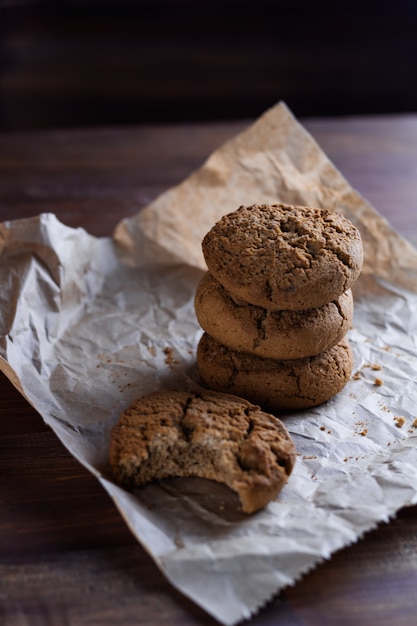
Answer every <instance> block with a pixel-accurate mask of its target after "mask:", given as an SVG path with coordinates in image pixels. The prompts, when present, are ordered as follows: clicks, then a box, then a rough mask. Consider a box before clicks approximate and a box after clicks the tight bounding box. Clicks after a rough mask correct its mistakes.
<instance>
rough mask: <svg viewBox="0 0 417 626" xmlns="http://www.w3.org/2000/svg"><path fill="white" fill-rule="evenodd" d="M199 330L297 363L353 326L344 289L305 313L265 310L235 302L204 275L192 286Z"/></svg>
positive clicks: (245, 349) (233, 345) (238, 346)
mask: <svg viewBox="0 0 417 626" xmlns="http://www.w3.org/2000/svg"><path fill="white" fill-rule="evenodd" d="M195 312H196V316H197V319H198V321H199V323H200V326H201V327H202V328H203V330H205V331H206V332H207V333H208V334H209V335H211V336H212V337H214V339H217V341H219V342H220V343H222V344H224V345H225V346H228V347H229V348H232V349H233V350H240V351H243V352H250V353H252V354H257V355H258V356H261V357H266V358H270V359H299V358H304V357H307V356H313V355H315V354H319V353H320V352H323V351H325V350H328V349H329V348H332V347H333V346H334V345H336V344H337V343H338V342H339V341H340V340H341V339H342V338H343V337H344V336H345V335H346V333H347V331H348V330H349V327H350V325H351V323H352V317H353V298H352V292H351V290H350V289H349V290H348V291H347V292H345V293H343V294H342V295H341V296H339V298H337V299H336V300H334V301H333V302H329V303H328V304H325V305H324V306H322V307H319V308H315V309H308V310H306V311H290V310H280V311H270V310H268V309H264V308H261V307H257V306H255V305H252V304H247V303H246V302H244V301H242V300H239V299H238V298H234V297H233V296H232V295H231V294H230V293H229V292H228V291H226V289H225V288H224V287H222V285H221V284H220V283H219V282H218V281H217V280H216V279H215V278H213V277H212V276H211V274H210V273H207V274H205V275H204V276H203V278H202V280H201V281H200V283H199V284H198V286H197V290H196V295H195Z"/></svg>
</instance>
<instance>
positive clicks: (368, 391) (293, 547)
mask: <svg viewBox="0 0 417 626" xmlns="http://www.w3.org/2000/svg"><path fill="white" fill-rule="evenodd" d="M138 176H140V172H138ZM279 201H281V202H289V203H299V204H307V205H310V206H322V207H327V208H330V209H335V210H338V211H341V212H343V213H344V214H345V215H346V216H347V217H348V218H349V219H351V220H352V221H353V222H354V223H355V225H356V226H357V227H358V228H359V230H360V232H361V235H362V238H363V241H364V248H365V263H364V269H363V272H362V275H361V277H360V279H359V281H358V283H357V285H356V287H355V289H354V297H355V315H354V322H353V327H352V329H351V330H350V332H349V336H350V340H351V344H352V347H353V351H354V358H355V374H354V376H353V378H352V380H351V381H350V382H349V383H348V385H347V386H346V388H345V389H344V390H343V391H342V392H341V393H340V394H339V395H338V396H337V397H335V398H334V399H332V400H330V401H329V402H327V403H326V404H324V405H322V406H320V407H317V408H315V409H312V410H309V411H303V412H299V413H295V414H291V415H290V414H288V415H283V416H282V419H283V420H284V421H285V423H286V425H287V427H288V429H289V431H290V432H291V434H292V436H293V439H294V442H295V445H296V447H297V451H298V456H297V462H296V466H295V469H294V472H293V474H292V475H291V477H290V480H289V482H288V484H287V486H286V487H285V488H284V489H283V491H282V492H281V494H280V495H279V497H278V498H277V500H276V501H274V502H271V503H270V505H268V506H267V507H266V508H265V509H264V510H263V511H260V512H259V513H257V514H256V515H253V516H243V515H240V516H239V515H237V514H236V512H233V511H228V507H227V494H225V493H223V492H222V491H221V488H220V487H218V486H216V485H214V484H213V485H211V486H210V487H209V488H208V489H207V485H204V486H201V485H200V484H199V482H198V481H197V483H196V482H193V480H190V481H179V482H178V481H175V480H174V481H171V482H170V481H167V483H161V484H156V485H149V486H147V487H145V488H143V489H142V490H139V491H137V492H136V493H134V494H132V493H128V492H127V491H125V490H123V489H121V488H120V487H118V486H117V485H116V484H114V482H113V481H112V477H111V474H110V472H109V466H108V446H109V435H110V429H111V427H112V425H113V424H114V423H115V421H116V420H117V419H118V417H119V414H120V412H121V411H122V410H123V409H124V408H125V407H126V406H127V405H128V404H129V403H130V402H131V401H132V400H133V399H134V398H136V397H137V396H139V395H141V394H143V393H146V392H149V391H152V390H155V389H159V388H167V389H169V388H180V389H189V388H195V387H196V386H198V385H199V383H200V381H199V377H198V372H197V369H196V365H195V349H196V344H197V342H198V339H199V337H200V334H201V330H200V328H199V326H198V323H197V321H196V318H195V314H194V308H193V297H194V291H195V287H196V284H197V282H198V280H199V279H200V277H201V275H202V273H203V272H204V271H205V265H204V261H203V257H202V254H201V240H202V238H203V236H204V235H205V233H206V232H207V231H208V230H209V229H210V228H211V226H212V225H213V224H214V222H215V221H217V220H218V219H219V218H220V217H221V216H222V215H223V214H225V213H227V212H229V211H232V210H234V209H237V208H238V206H239V205H241V204H248V205H249V204H252V203H255V202H258V203H259V202H279ZM0 249H1V265H0V281H1V285H2V289H1V291H0V327H1V333H0V336H1V339H0V367H1V369H2V370H3V371H4V372H5V373H6V375H7V376H8V377H9V378H10V380H11V381H12V382H13V383H14V385H15V386H16V387H17V388H18V389H19V390H20V392H21V393H22V394H23V395H24V396H25V397H26V398H27V400H28V401H29V402H30V403H31V404H32V405H33V406H34V407H35V408H36V409H37V410H38V412H39V413H40V414H41V415H42V417H43V418H44V420H45V422H47V423H48V424H49V425H50V426H51V427H52V429H53V430H54V431H55V433H56V434H57V436H58V437H59V438H60V439H61V440H62V442H63V443H64V445H65V446H66V447H67V448H68V450H69V451H70V452H71V453H72V454H73V455H74V456H75V457H76V458H77V459H78V460H79V461H80V462H81V463H82V464H83V465H84V466H86V467H87V468H88V469H89V470H90V471H91V472H92V473H93V474H94V475H95V476H96V477H97V479H98V480H99V481H100V482H101V484H102V485H103V487H104V488H105V489H106V490H107V492H108V493H109V494H110V496H111V497H112V498H113V500H114V502H115V505H116V506H117V507H118V509H119V510H120V513H121V514H122V516H123V517H124V519H125V520H126V523H127V524H128V526H129V527H130V528H131V530H132V532H133V533H134V534H135V536H136V537H137V539H138V540H139V541H140V542H141V544H142V545H143V546H144V547H145V548H146V550H147V551H148V552H149V553H150V554H151V556H152V557H153V558H154V560H155V562H156V563H157V564H158V566H159V567H160V568H161V570H162V571H163V572H164V574H165V575H166V577H167V578H168V579H169V580H170V581H171V583H172V584H173V585H174V586H175V587H176V588H178V589H179V590H181V591H182V592H183V593H184V594H186V595H187V596H188V597H190V598H192V599H193V600H194V601H195V602H196V603H197V604H199V605H200V606H201V607H203V608H204V609H205V610H206V611H207V612H208V613H210V614H211V615H213V616H214V617H215V618H217V620H219V621H220V622H221V623H223V624H235V623H237V622H238V621H240V620H242V619H243V618H248V617H250V616H251V615H253V614H254V613H255V612H256V611H257V610H258V609H259V608H260V607H261V606H262V605H264V604H265V603H266V602H267V601H268V600H269V599H270V598H271V597H272V596H273V595H274V594H275V593H277V592H278V591H279V590H280V589H282V588H283V587H284V586H286V585H290V584H294V583H295V581H296V580H297V579H299V578H300V577H301V575H302V574H303V573H305V572H307V571H308V570H310V569H311V568H312V567H314V566H315V565H317V564H318V563H319V562H320V561H322V560H324V559H328V558H329V557H330V556H331V554H332V553H333V552H334V551H335V550H338V549H339V548H342V547H343V546H346V545H348V544H350V543H352V542H355V541H356V540H357V539H358V538H359V537H360V536H361V535H362V534H363V533H364V532H365V531H367V530H369V529H371V528H373V527H374V526H375V525H377V524H378V523H379V522H381V521H383V520H384V521H386V520H388V519H389V518H390V517H392V516H394V515H395V513H396V511H397V510H398V509H399V508H401V507H403V506H405V505H410V504H415V503H416V502H417V462H416V461H417V449H416V448H417V421H415V419H416V417H417V413H416V407H417V339H416V338H417V271H416V270H417V251H416V250H415V249H414V248H413V247H412V246H411V245H410V244H408V243H407V242H406V241H405V240H404V239H403V238H402V237H400V236H399V235H398V234H397V233H395V232H394V231H393V230H392V229H391V228H390V227H389V225H388V224H387V222H386V221H385V220H384V219H383V218H382V217H381V216H380V215H378V213H377V212H376V211H375V210H374V209H373V208H372V207H370V206H369V204H367V202H366V201H365V200H364V199H363V198H362V197H360V195H359V194H358V193H357V192H356V191H355V190H353V189H352V188H351V187H350V185H349V184H348V182H347V181H346V180H345V179H344V178H343V176H342V174H341V173H340V172H339V171H337V169H336V168H335V167H334V166H333V165H332V163H331V162H330V161H329V159H328V158H327V157H326V155H325V154H324V153H323V152H322V151H321V149H320V148H319V146H318V145H317V144H316V143H315V141H314V140H313V139H312V138H311V137H310V136H309V134H308V133H307V132H306V131H305V130H304V129H303V128H302V126H301V125H300V124H299V123H298V122H297V121H296V120H295V119H294V117H293V116H292V114H291V113H290V111H289V110H288V109H287V107H286V106H285V105H284V104H283V103H280V104H278V105H277V106H275V107H274V108H272V109H270V110H269V111H267V112H266V113H265V114H264V115H263V116H262V117H261V118H260V119H258V120H257V121H256V122H255V123H254V124H253V125H252V126H250V127H249V128H248V129H247V130H246V131H245V132H243V133H241V134H240V135H238V136H237V137H236V138H234V139H233V140H231V141H230V142H228V143H227V144H225V145H224V146H222V147H220V148H219V150H218V151H216V152H215V153H214V154H212V155H211V156H210V157H209V158H208V160H207V161H206V163H205V164H204V165H203V166H202V168H201V169H200V170H199V171H197V172H195V173H194V174H192V175H191V176H190V177H189V178H188V179H186V180H185V181H184V182H183V183H181V184H180V185H178V186H177V187H174V188H172V189H170V190H168V191H167V192H166V193H164V194H162V195H161V196H160V197H158V198H157V199H156V200H155V201H154V202H153V203H152V204H151V205H149V206H148V207H147V208H145V209H144V210H143V211H141V212H140V213H139V214H138V215H137V216H135V217H134V218H131V219H126V220H123V221H122V222H121V223H120V224H119V225H118V227H117V228H116V231H115V233H114V237H113V238H103V239H98V238H95V237H92V236H91V235H89V234H88V233H87V232H85V231H84V230H82V229H71V228H68V227H66V226H64V225H63V224H61V223H60V222H59V221H58V220H57V219H56V218H55V216H54V215H52V214H42V215H40V216H39V217H37V218H35V219H29V220H19V221H11V222H7V223H4V224H2V225H1V226H0ZM375 379H380V380H379V382H380V383H382V384H379V385H378V384H375ZM377 382H378V381H377ZM217 489H220V492H219V493H217V491H216V490H217ZM219 499H220V500H221V501H222V502H223V504H224V503H225V502H226V506H225V507H224V508H222V507H220V508H219V507H217V506H215V505H214V504H213V503H216V502H218V501H219Z"/></svg>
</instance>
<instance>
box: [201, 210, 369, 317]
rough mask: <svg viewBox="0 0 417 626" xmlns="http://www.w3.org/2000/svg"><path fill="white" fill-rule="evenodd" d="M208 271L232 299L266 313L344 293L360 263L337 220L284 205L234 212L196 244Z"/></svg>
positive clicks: (355, 237) (352, 232) (353, 235)
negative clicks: (199, 244) (200, 250)
mask: <svg viewBox="0 0 417 626" xmlns="http://www.w3.org/2000/svg"><path fill="white" fill-rule="evenodd" d="M202 248H203V254H204V257H205V260H206V263H207V267H208V269H209V272H210V273H211V274H212V275H213V276H214V277H215V278H216V279H217V280H218V281H219V282H220V283H221V284H222V285H223V287H225V289H227V291H229V292H230V293H232V294H233V295H234V296H235V297H237V298H241V299H242V300H244V301H246V302H249V303H250V304H254V305H256V306H261V307H264V308H266V309H292V310H301V309H310V308H316V307H320V306H323V305H324V304H326V303H327V302H332V301H334V300H336V299H337V298H338V297H339V296H340V295H341V294H342V293H344V292H345V291H347V290H348V289H350V287H351V286H352V285H353V283H354V282H355V281H356V279H357V278H358V276H359V273H360V271H361V268H362V263H363V248H362V241H361V237H360V235H359V232H358V230H357V229H356V228H355V226H354V225H353V224H352V223H351V222H350V221H349V220H348V219H347V218H345V217H344V216H343V215H341V214H339V213H336V212H332V211H327V210H324V209H315V208H309V207H300V206H292V205H285V204H274V205H257V204H255V205H253V206H250V207H240V208H239V209H238V210H237V211H234V212H233V213H229V214H228V215H225V216H224V217H222V218H221V219H220V220H219V221H218V222H217V223H216V224H215V225H214V226H213V228H212V229H211V230H210V231H209V232H208V233H207V234H206V236H205V237H204V239H203V242H202Z"/></svg>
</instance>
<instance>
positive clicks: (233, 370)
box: [197, 333, 353, 411]
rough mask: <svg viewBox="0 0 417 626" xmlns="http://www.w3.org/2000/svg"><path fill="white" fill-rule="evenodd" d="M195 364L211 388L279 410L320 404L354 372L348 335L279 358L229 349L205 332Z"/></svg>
mask: <svg viewBox="0 0 417 626" xmlns="http://www.w3.org/2000/svg"><path fill="white" fill-rule="evenodd" d="M197 364H198V369H199V371H200V375H201V377H202V379H203V381H204V383H205V384H206V385H207V387H209V388H210V389H214V390H215V391H220V392H224V393H232V394H236V395H239V396H242V397H243V398H247V399H248V400H249V401H251V402H255V403H257V404H259V405H260V406H262V408H264V409H265V410H270V411H276V410H278V411H279V410H284V409H305V408H310V407H313V406H317V405H319V404H322V403H323V402H325V401H326V400H329V399H330V398H331V397H333V396H334V395H336V394H337V393H339V391H341V390H342V389H343V387H344V386H345V385H346V383H347V382H348V380H349V379H350V377H351V374H352V369H353V355H352V350H351V348H350V345H349V342H348V340H347V339H346V337H344V338H343V339H342V341H340V342H339V343H338V344H336V346H334V347H333V348H331V349H330V350H327V351H325V352H322V353H320V354H318V355H317V356H312V357H307V358H303V359H292V360H288V361H283V360H281V361H279V360H276V359H266V358H263V357H259V356H255V355H253V354H249V353H247V352H238V351H236V350H231V349H230V348H227V347H226V346H224V345H223V344H221V343H219V342H218V341H216V340H215V339H213V337H210V336H209V335H208V334H207V333H204V334H203V336H202V337H201V339H200V342H199V344H198V348H197Z"/></svg>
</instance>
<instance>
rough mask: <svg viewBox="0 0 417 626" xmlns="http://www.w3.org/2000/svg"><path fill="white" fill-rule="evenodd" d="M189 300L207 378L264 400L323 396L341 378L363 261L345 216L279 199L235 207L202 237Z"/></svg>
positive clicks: (310, 402) (273, 404) (275, 404)
mask: <svg viewBox="0 0 417 626" xmlns="http://www.w3.org/2000/svg"><path fill="white" fill-rule="evenodd" d="M202 247H203V254H204V257H205V260H206V263H207V267H208V270H209V271H208V274H207V275H206V276H205V277H204V278H203V280H202V281H201V283H200V285H199V286H198V288H197V293H196V299H195V309H196V314H197V318H198V320H199V322H200V325H201V326H202V328H203V329H204V330H205V331H206V332H205V334H204V335H203V337H202V340H201V342H200V344H199V348H198V352H197V362H198V365H199V369H200V373H201V375H202V378H203V380H204V381H205V383H206V384H207V385H208V386H209V387H211V388H213V389H217V390H219V391H228V392H229V393H235V394H237V395H242V396H244V397H247V398H248V399H250V400H252V401H255V402H257V403H258V404H261V405H263V406H266V407H268V408H270V409H282V408H305V407H308V406H314V405H316V404H319V403H321V402H324V401H325V400H327V399H328V398H330V397H331V396H333V395H334V394H335V393H337V392H338V391H340V389H341V388H342V387H343V386H344V385H345V384H346V382H347V380H348V379H349V377H350V374H351V371H352V366H353V363H352V353H351V350H350V346H349V344H348V342H347V340H346V333H347V330H348V329H349V326H350V324H351V321H352V314H353V302H352V293H351V290H350V288H351V287H352V285H353V284H354V282H355V281H356V279H357V278H358V276H359V274H360V271H361V268H362V262H363V248H362V241H361V238H360V235H359V232H358V230H357V229H356V228H355V226H354V225H353V224H352V223H351V222H350V221H349V220H348V219H347V218H345V217H344V216H343V215H341V214H339V213H336V212H331V211H328V210H324V209H316V208H309V207H300V206H293V205H285V204H276V205H253V206H250V207H240V208H239V209H238V210H237V211H234V212H233V213H229V214H228V215H226V216H224V217H223V218H222V219H221V220H220V221H219V222H217V224H215V225H214V226H213V228H212V229H211V230H210V231H209V232H208V233H207V235H206V236H205V238H204V240H203V244H202Z"/></svg>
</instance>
